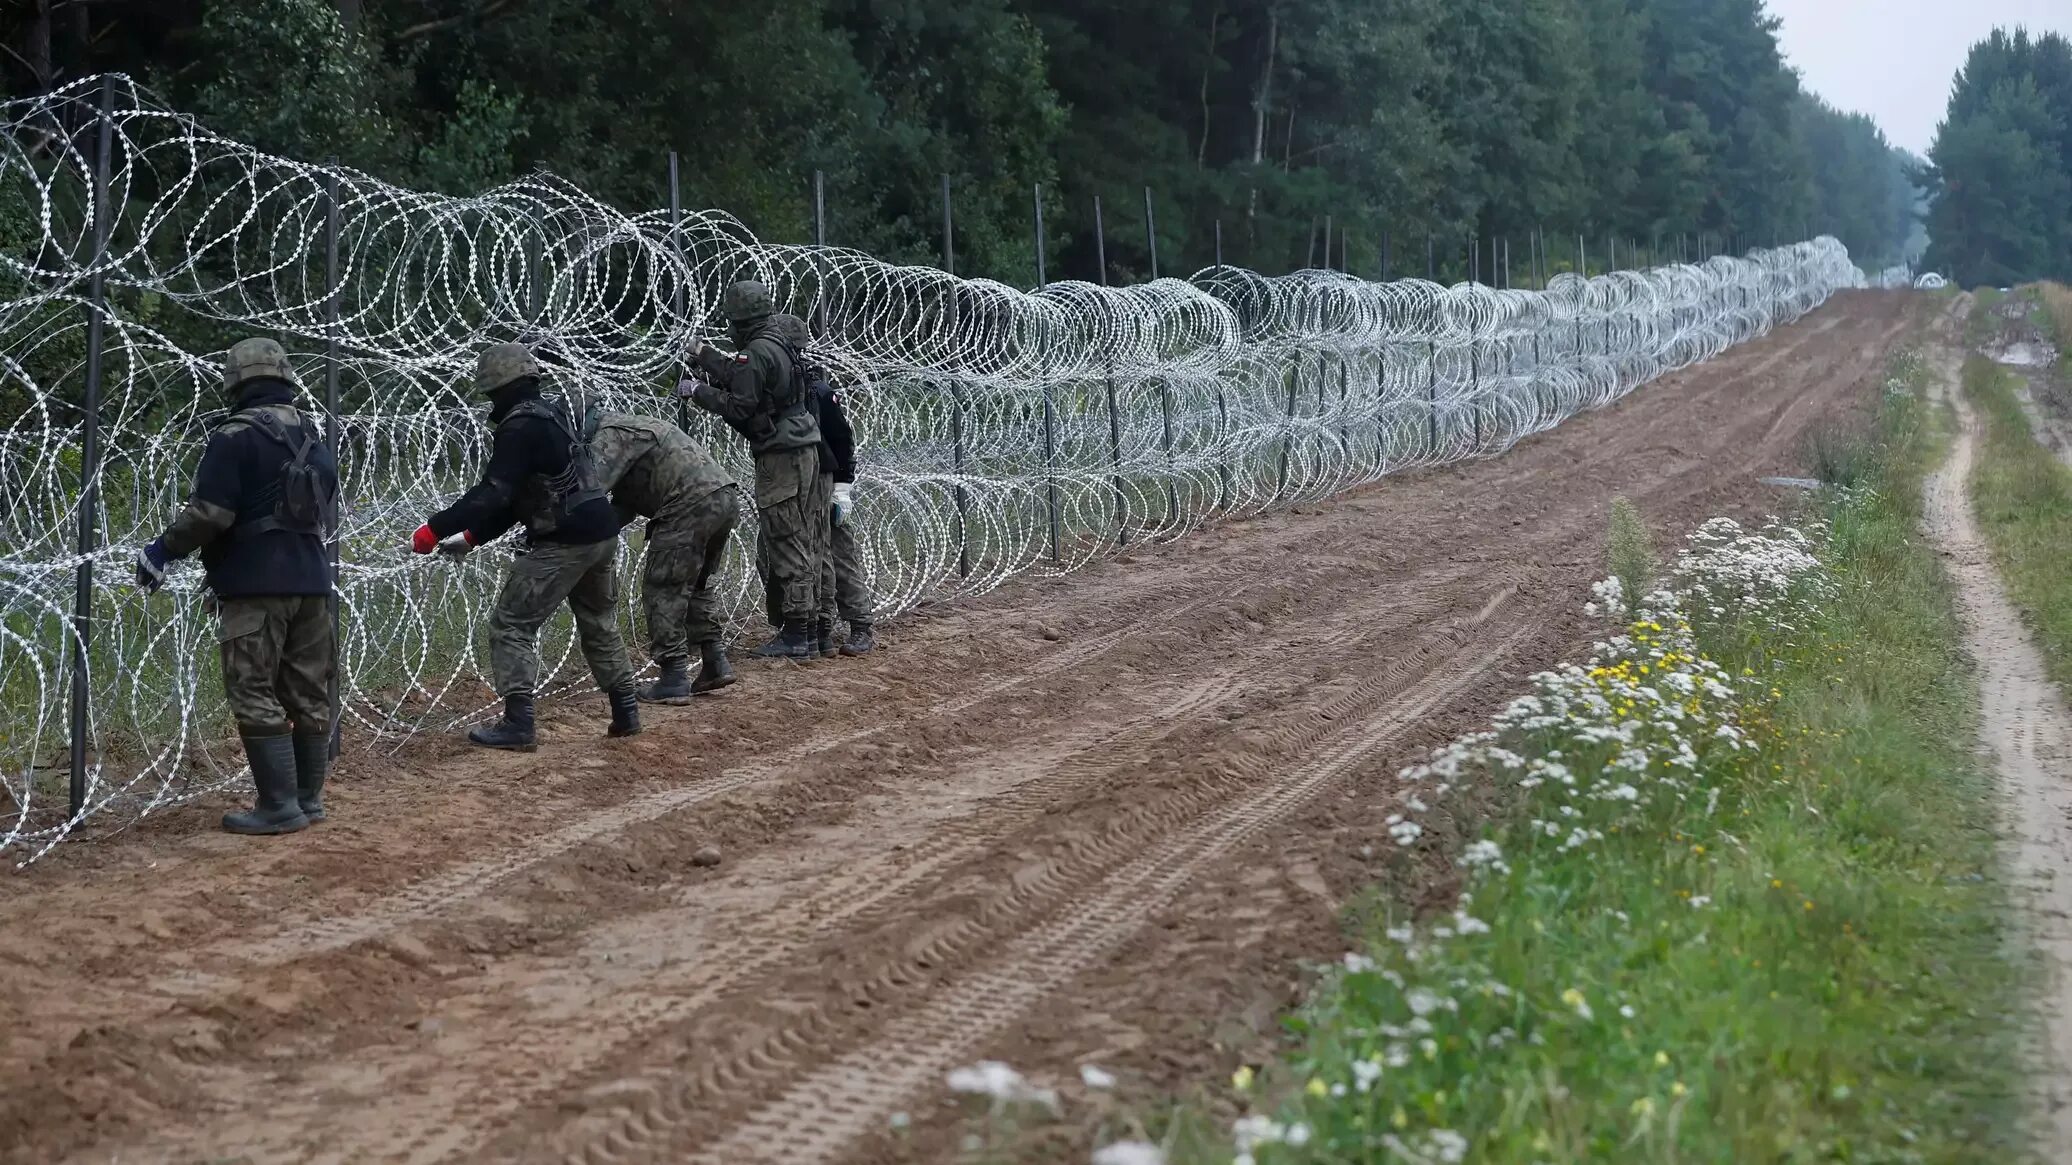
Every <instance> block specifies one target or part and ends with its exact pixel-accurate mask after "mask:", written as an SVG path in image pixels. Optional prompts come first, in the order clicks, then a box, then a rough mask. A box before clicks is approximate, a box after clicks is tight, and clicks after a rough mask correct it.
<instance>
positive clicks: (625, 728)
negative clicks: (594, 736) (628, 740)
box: [605, 692, 640, 736]
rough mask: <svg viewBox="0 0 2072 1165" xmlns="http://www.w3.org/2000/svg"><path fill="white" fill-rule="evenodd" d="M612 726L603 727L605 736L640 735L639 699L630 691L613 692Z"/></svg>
mask: <svg viewBox="0 0 2072 1165" xmlns="http://www.w3.org/2000/svg"><path fill="white" fill-rule="evenodd" d="M611 701H612V726H611V727H610V728H607V729H605V735H606V736H638V735H640V700H639V698H638V697H636V696H635V695H634V694H633V693H632V692H613V693H612V694H611Z"/></svg>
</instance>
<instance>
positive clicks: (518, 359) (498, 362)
mask: <svg viewBox="0 0 2072 1165" xmlns="http://www.w3.org/2000/svg"><path fill="white" fill-rule="evenodd" d="M539 374H540V362H539V361H537V360H535V359H533V358H532V353H531V352H528V351H526V349H525V345H523V344H491V345H490V346H489V347H487V348H484V349H482V354H481V355H480V356H478V357H476V359H475V392H476V393H477V394H479V395H481V396H488V395H489V394H490V393H492V392H495V391H496V390H497V389H499V388H502V387H503V386H505V385H507V384H509V383H511V382H512V381H514V380H522V379H524V378H525V377H528V376H538V375H539Z"/></svg>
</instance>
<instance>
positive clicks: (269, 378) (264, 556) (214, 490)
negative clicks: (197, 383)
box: [136, 338, 338, 834]
mask: <svg viewBox="0 0 2072 1165" xmlns="http://www.w3.org/2000/svg"><path fill="white" fill-rule="evenodd" d="M300 391H301V390H300V386H299V384H298V383H297V381H296V379H295V372H294V370H293V369H292V368H291V367H290V366H289V364H288V354H287V353H286V352H285V351H283V350H282V349H281V346H280V345H279V344H277V343H275V342H274V341H272V340H267V339H259V338H255V339H248V340H240V341H239V342H238V343H236V344H234V345H232V346H231V348H230V351H229V352H228V353H226V354H225V356H224V360H223V392H224V395H225V396H226V397H227V398H228V399H229V402H230V406H231V412H230V415H229V417H227V418H226V419H225V420H224V421H223V422H222V423H221V424H219V425H217V426H216V429H215V431H214V432H212V433H211V434H210V435H209V440H208V445H207V446H206V447H205V448H204V449H203V450H202V455H201V464H200V465H199V466H198V467H197V468H196V470H195V474H194V489H193V492H192V493H191V494H190V495H189V496H188V498H187V504H186V505H185V506H184V507H182V508H181V510H180V513H179V515H178V516H177V517H175V518H174V519H173V522H172V524H171V525H169V526H167V527H166V530H165V533H164V534H161V535H160V536H159V537H157V538H155V539H153V540H152V541H151V542H150V543H149V544H148V545H146V546H145V547H144V548H143V549H142V550H140V551H138V552H137V561H136V578H137V584H138V585H139V586H141V587H143V588H144V589H145V590H147V591H156V590H157V589H158V588H159V586H160V585H162V584H163V583H164V582H165V575H166V569H167V567H168V566H169V565H170V564H171V563H173V562H175V561H177V560H179V559H182V558H185V557H186V556H187V555H189V554H192V553H194V552H196V551H200V552H201V561H202V567H203V569H204V570H205V571H206V572H207V577H208V587H209V590H210V592H211V594H212V595H213V601H214V606H215V608H216V612H217V636H216V638H217V643H218V647H219V650H220V653H221V656H222V662H223V690H224V695H225V697H226V699H227V702H228V703H229V705H230V713H231V715H232V716H233V717H235V718H236V720H237V730H238V736H239V737H240V738H242V740H243V742H244V746H245V759H246V760H247V761H248V762H249V763H250V765H251V771H252V784H253V786H254V788H255V790H256V792H257V799H256V800H255V802H254V804H253V806H252V808H251V809H250V810H249V811H247V812H243V813H230V814H226V815H225V816H224V818H223V828H225V829H227V830H229V831H231V832H232V833H248V834H276V833H293V832H295V831H296V830H299V829H302V828H304V827H306V826H308V825H309V824H311V823H313V822H318V821H322V820H323V819H324V802H323V792H324V779H325V777H326V775H327V774H328V772H329V769H330V763H331V739H332V726H333V721H332V711H333V710H332V708H331V681H332V677H333V675H334V674H335V673H336V667H337V658H336V654H335V651H334V648H333V641H332V616H331V587H332V582H333V577H332V566H331V542H332V540H333V539H334V538H335V537H336V536H337V505H338V461H337V459H336V458H335V457H334V456H333V455H332V452H331V450H330V448H329V446H328V445H326V443H325V441H324V434H323V431H322V426H321V424H320V423H319V422H318V420H317V418H315V417H312V416H309V415H307V414H305V413H303V412H302V411H301V410H299V409H297V408H296V407H295V401H296V398H297V396H298V395H299V394H300Z"/></svg>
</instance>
